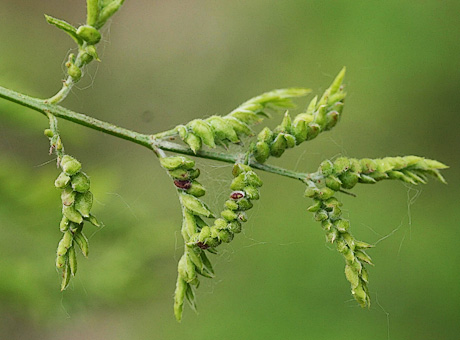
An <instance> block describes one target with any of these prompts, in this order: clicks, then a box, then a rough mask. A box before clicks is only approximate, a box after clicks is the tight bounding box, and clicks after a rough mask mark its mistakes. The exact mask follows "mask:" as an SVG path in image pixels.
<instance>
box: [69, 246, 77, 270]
mask: <svg viewBox="0 0 460 340" xmlns="http://www.w3.org/2000/svg"><path fill="white" fill-rule="evenodd" d="M68 257H69V266H70V273H71V274H72V275H73V276H75V274H76V273H77V255H76V254H75V248H74V247H70V248H69V252H68Z"/></svg>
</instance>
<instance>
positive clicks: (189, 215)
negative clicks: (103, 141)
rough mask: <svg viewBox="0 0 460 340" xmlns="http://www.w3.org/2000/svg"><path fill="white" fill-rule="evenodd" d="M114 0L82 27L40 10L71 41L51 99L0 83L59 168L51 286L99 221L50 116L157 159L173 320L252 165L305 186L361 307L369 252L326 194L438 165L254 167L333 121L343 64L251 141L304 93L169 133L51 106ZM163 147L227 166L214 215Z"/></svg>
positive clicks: (234, 217)
mask: <svg viewBox="0 0 460 340" xmlns="http://www.w3.org/2000/svg"><path fill="white" fill-rule="evenodd" d="M122 4H123V1H119V0H103V1H98V0H88V1H87V20H86V25H82V26H79V27H78V28H77V27H74V26H72V25H71V24H69V23H67V22H65V21H62V20H60V19H56V18H53V17H50V16H46V20H47V21H48V23H50V24H52V25H54V26H56V27H57V28H59V29H61V30H63V31H65V32H66V33H67V34H68V35H69V36H70V37H71V38H72V39H73V40H74V41H75V42H76V43H77V45H78V54H77V55H76V56H75V55H73V54H70V55H69V58H68V61H67V63H66V67H67V73H68V78H67V80H66V81H65V82H64V85H63V87H62V89H61V90H60V91H59V92H58V93H57V94H56V95H54V96H53V97H51V98H49V99H47V100H40V99H36V98H32V97H28V96H25V95H22V94H18V93H16V92H14V91H11V90H6V89H4V88H0V95H1V97H3V98H5V99H7V100H10V101H13V102H16V103H19V104H21V105H24V106H28V107H30V108H32V109H34V110H37V111H39V112H42V113H44V114H45V115H46V116H47V117H48V119H49V122H50V128H49V129H47V130H46V131H45V135H46V136H47V137H48V138H49V140H50V146H51V148H50V152H53V151H54V152H55V153H56V155H57V159H58V166H60V167H61V169H62V172H61V174H60V175H59V176H58V178H57V179H56V181H55V186H56V187H57V188H59V189H61V190H62V192H61V201H62V215H63V216H62V219H61V222H60V224H59V227H60V230H61V232H62V234H63V235H62V238H61V241H60V242H59V245H58V249H57V257H56V266H57V267H58V268H60V269H62V276H63V279H62V283H61V290H64V289H65V288H66V287H67V286H68V284H69V281H70V278H71V277H72V276H74V275H75V274H76V271H77V260H76V250H75V245H77V246H78V248H80V250H81V252H82V253H83V255H84V256H87V255H88V239H87V238H86V236H85V235H84V234H83V232H82V228H83V223H84V221H89V222H91V223H92V224H94V225H96V226H99V222H98V221H97V220H96V218H95V217H94V216H93V215H92V214H91V213H90V210H91V207H92V203H93V195H92V193H91V192H90V191H89V189H90V181H89V177H88V176H87V175H86V174H84V173H83V172H81V164H80V163H79V162H78V161H77V160H76V159H74V158H73V157H70V156H68V155H67V154H65V152H64V147H63V145H62V140H61V138H60V134H59V131H58V128H57V118H64V119H67V120H71V121H73V122H74V123H78V124H82V125H86V126H88V127H91V128H94V129H97V130H100V131H102V132H105V133H110V134H112V135H115V136H117V137H120V138H124V139H126V140H130V141H132V142H135V143H138V144H141V145H144V146H146V147H148V148H150V149H152V150H153V151H154V152H155V154H156V155H157V156H158V157H159V160H160V164H161V166H162V167H163V168H164V169H165V170H166V171H167V173H168V175H169V176H170V178H171V179H172V181H173V183H174V185H175V187H176V190H177V193H178V197H179V202H180V205H181V208H182V229H181V233H182V237H183V239H184V254H183V256H182V257H181V259H180V260H179V263H178V277H177V283H176V291H175V296H174V313H175V316H176V319H177V320H179V321H180V320H181V318H182V313H183V305H184V301H185V300H187V301H188V302H189V304H190V306H191V307H192V308H193V309H196V301H195V300H196V296H195V294H196V293H195V289H196V288H197V287H198V285H199V283H200V281H199V276H202V277H206V278H212V277H214V275H215V273H214V269H213V266H212V264H211V262H210V260H209V258H208V257H207V253H211V254H215V253H217V251H218V250H217V247H218V246H220V245H221V244H222V243H229V242H231V241H232V240H233V238H234V236H235V234H238V233H240V232H241V230H242V224H243V223H244V222H246V221H247V215H246V211H247V210H249V209H251V208H252V207H253V202H252V201H254V200H258V199H259V196H260V193H259V188H260V187H261V186H262V181H261V180H260V178H259V176H258V175H257V174H256V173H255V172H254V169H261V170H264V171H267V172H272V173H276V174H279V175H283V176H287V177H291V178H295V179H299V180H301V181H302V182H303V183H305V184H306V185H307V189H306V192H305V195H306V196H308V197H311V198H313V199H314V204H313V205H312V206H311V207H310V208H309V209H308V210H310V211H311V212H314V213H315V219H316V220H317V221H319V222H321V224H322V227H323V229H324V230H325V231H326V239H327V241H328V242H330V243H332V244H335V245H336V248H337V250H338V251H339V253H341V254H342V255H343V257H344V259H345V262H346V265H345V276H346V278H347V280H348V281H349V282H350V284H351V289H352V294H353V296H354V297H355V299H356V300H357V301H358V303H359V304H360V305H361V306H363V307H365V306H369V305H370V297H369V293H368V286H367V284H368V282H369V279H368V272H367V270H366V268H365V267H364V265H365V264H372V261H371V258H370V257H369V255H367V254H366V253H365V250H366V249H368V248H370V247H371V245H369V244H367V243H365V242H362V241H358V240H357V239H355V238H354V237H353V236H352V234H351V233H350V231H349V226H350V222H349V221H348V220H346V219H344V218H343V217H342V211H341V207H342V204H341V202H340V201H339V200H338V199H337V198H336V195H338V193H341V192H344V190H349V189H352V188H353V187H354V186H355V185H356V184H357V183H367V184H372V183H376V182H378V181H381V180H383V179H398V180H401V181H403V182H405V183H408V184H414V185H415V184H424V183H426V179H427V176H434V177H436V178H438V179H439V180H441V181H442V182H444V183H445V180H444V178H443V177H442V175H441V174H440V170H442V169H445V168H447V166H445V165H444V164H442V163H440V162H437V161H434V160H428V159H424V158H422V157H417V156H405V157H386V158H382V159H361V160H358V159H354V158H343V157H342V158H337V159H335V160H334V161H330V160H326V161H324V162H322V163H321V165H320V167H319V170H318V171H317V172H315V173H311V174H306V173H298V172H294V171H290V170H287V169H282V168H277V167H274V166H271V165H267V164H262V163H264V162H266V161H267V160H268V158H269V157H270V156H274V157H281V156H282V155H283V154H284V152H285V150H286V149H288V148H293V147H295V146H298V145H300V144H302V143H303V142H305V141H309V140H312V139H314V138H316V137H317V136H318V135H319V134H320V133H321V132H325V131H329V130H331V129H332V128H333V127H334V126H335V125H336V124H337V122H338V121H339V119H340V118H341V116H342V113H343V107H344V100H345V97H346V92H345V90H344V85H343V80H344V76H345V68H343V69H342V70H341V71H340V72H339V74H338V75H337V77H336V78H335V80H334V81H333V82H332V84H331V85H330V87H329V88H328V89H327V90H326V91H325V92H324V94H323V95H322V96H321V97H320V98H319V99H318V97H314V98H313V99H312V100H311V101H310V104H309V105H308V107H307V109H306V111H305V112H302V113H300V114H298V115H296V116H295V117H294V118H293V119H292V118H291V116H290V114H289V113H288V112H287V111H286V112H285V114H284V117H283V119H282V122H281V123H280V124H279V125H278V126H277V127H276V128H275V129H273V130H272V129H270V128H268V127H262V129H261V131H260V132H259V133H258V134H257V137H256V138H253V137H255V136H256V133H255V131H254V125H256V124H261V123H262V122H263V120H264V118H267V117H270V114H269V112H270V110H272V111H279V110H285V109H288V108H293V107H294V105H293V103H292V101H291V99H292V98H296V97H301V96H305V95H306V94H308V93H309V92H310V90H308V89H304V88H287V89H280V90H274V91H270V92H267V93H264V94H262V95H260V96H257V97H254V98H252V99H250V100H248V101H246V102H245V103H243V104H242V105H240V106H239V107H237V108H236V109H235V110H233V111H232V112H230V113H229V114H227V115H225V116H218V115H214V116H211V117H209V118H205V119H194V120H192V121H190V122H188V123H185V124H182V125H178V126H177V127H176V128H174V129H172V130H170V131H165V132H160V133H157V134H153V135H143V134H139V133H136V132H134V131H130V130H127V129H123V128H119V127H117V126H114V125H112V124H109V123H106V122H101V121H98V120H95V119H93V118H91V117H88V116H84V115H81V114H78V113H76V112H73V111H70V110H67V109H64V108H62V107H60V106H57V105H56V104H57V103H59V102H61V101H62V100H64V99H65V97H66V96H67V94H68V93H69V91H70V90H71V88H72V86H73V85H74V84H75V83H76V82H78V81H79V80H80V79H81V77H82V76H83V72H82V70H83V67H84V66H85V65H87V64H88V63H90V62H91V61H92V60H93V59H96V60H99V58H98V55H97V52H96V47H95V45H96V44H97V43H98V42H99V41H100V40H101V33H100V28H101V27H102V26H103V25H104V24H105V23H106V22H107V20H108V19H109V18H110V17H111V16H112V15H113V14H114V13H115V12H116V11H117V10H118V9H119V8H120V7H121V5H122ZM175 137H180V139H181V140H182V141H183V142H184V143H185V145H186V146H183V145H180V144H177V143H172V142H170V141H171V140H174V139H175ZM230 144H235V145H236V146H237V148H238V152H236V153H232V152H230V151H228V149H227V147H228V146H229V145H230ZM206 147H208V148H210V149H217V148H218V147H223V153H219V152H214V151H207V150H206ZM165 151H172V152H176V153H182V154H185V155H192V156H196V157H199V158H209V159H214V160H219V161H223V162H231V163H234V166H233V171H232V175H233V180H232V181H231V183H230V189H231V190H232V192H231V193H230V196H229V199H227V200H226V201H225V203H224V208H223V210H222V211H221V213H220V217H218V218H215V215H214V214H213V212H212V211H211V209H210V208H209V207H208V206H207V205H206V203H205V202H204V201H203V197H204V196H205V193H206V190H205V188H204V187H203V185H202V184H201V183H200V182H198V181H197V178H198V177H199V176H200V171H199V170H198V169H197V168H196V167H195V161H193V160H192V159H190V158H188V157H186V156H177V155H174V156H170V157H168V156H167V155H166V154H165ZM207 219H211V221H208V220H207Z"/></svg>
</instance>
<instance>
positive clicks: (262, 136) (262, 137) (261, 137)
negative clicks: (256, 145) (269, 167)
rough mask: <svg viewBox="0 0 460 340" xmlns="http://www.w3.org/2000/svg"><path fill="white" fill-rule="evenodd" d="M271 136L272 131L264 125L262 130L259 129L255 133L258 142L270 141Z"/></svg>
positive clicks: (272, 136)
mask: <svg viewBox="0 0 460 340" xmlns="http://www.w3.org/2000/svg"><path fill="white" fill-rule="evenodd" d="M273 138H274V135H273V132H272V130H270V129H269V128H268V127H264V128H263V129H262V131H260V132H259V134H258V135H257V140H258V141H259V142H265V143H270V142H271V141H272V140H273Z"/></svg>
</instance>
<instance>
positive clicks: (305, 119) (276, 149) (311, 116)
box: [252, 68, 346, 163]
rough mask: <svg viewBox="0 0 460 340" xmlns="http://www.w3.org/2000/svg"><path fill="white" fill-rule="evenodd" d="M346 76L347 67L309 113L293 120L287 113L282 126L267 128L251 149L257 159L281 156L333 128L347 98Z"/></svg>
mask: <svg viewBox="0 0 460 340" xmlns="http://www.w3.org/2000/svg"><path fill="white" fill-rule="evenodd" d="M344 76H345V68H343V69H342V70H341V71H340V73H339V74H338V75H337V77H336V78H335V79H334V81H333V82H332V84H331V86H329V88H328V89H327V90H326V91H325V92H324V94H323V96H322V97H321V99H320V100H319V101H318V99H317V97H315V98H313V100H312V101H311V102H310V105H309V106H308V108H307V111H306V112H304V113H301V114H299V115H297V116H296V117H295V118H294V119H293V120H292V119H291V117H290V115H289V114H288V113H287V112H286V113H285V115H284V118H283V121H282V123H281V124H280V125H278V126H277V127H276V128H275V129H274V130H273V132H272V133H269V132H268V131H270V130H269V129H268V128H264V130H262V131H261V133H259V135H258V137H257V140H258V141H257V143H256V144H255V146H254V147H253V150H252V152H253V157H254V158H255V160H256V161H257V162H259V163H263V162H265V161H266V160H267V159H268V158H269V157H270V156H273V157H281V156H282V155H283V153H284V151H285V150H286V149H288V148H292V147H294V146H295V145H299V144H300V143H302V142H304V141H307V140H312V139H314V138H316V137H317V136H318V134H319V133H321V132H323V131H328V130H330V129H332V128H333V127H334V126H335V125H336V124H337V122H338V120H339V118H340V116H341V113H342V110H343V101H344V100H345V96H346V93H345V92H344V91H343V88H342V82H343V78H344ZM267 130H268V131H267Z"/></svg>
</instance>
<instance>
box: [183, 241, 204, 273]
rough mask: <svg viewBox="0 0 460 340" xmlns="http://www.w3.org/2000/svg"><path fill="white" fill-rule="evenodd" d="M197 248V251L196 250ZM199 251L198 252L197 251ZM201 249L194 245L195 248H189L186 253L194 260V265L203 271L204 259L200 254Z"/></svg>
mask: <svg viewBox="0 0 460 340" xmlns="http://www.w3.org/2000/svg"><path fill="white" fill-rule="evenodd" d="M195 249H196V251H195ZM197 252H198V253H197ZM200 253H201V250H200V249H199V248H196V247H193V248H187V250H186V254H187V256H188V257H189V258H190V260H191V261H192V263H193V265H194V266H195V267H196V270H197V271H198V272H199V273H202V272H203V268H204V264H203V261H202V260H201V256H200Z"/></svg>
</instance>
